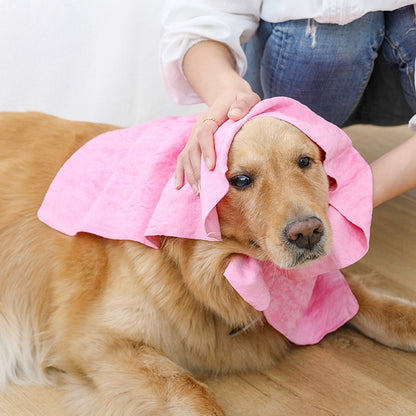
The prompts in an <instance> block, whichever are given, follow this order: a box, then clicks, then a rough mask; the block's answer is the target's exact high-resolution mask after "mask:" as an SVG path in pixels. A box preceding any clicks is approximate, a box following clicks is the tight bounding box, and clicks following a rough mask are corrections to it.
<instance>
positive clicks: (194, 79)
mask: <svg viewBox="0 0 416 416" xmlns="http://www.w3.org/2000/svg"><path fill="white" fill-rule="evenodd" d="M183 71H184V74H185V75H186V77H187V79H188V81H189V83H190V84H191V86H192V88H193V89H194V90H195V91H196V93H197V94H198V95H199V96H200V97H201V98H202V99H203V100H204V102H205V103H206V104H207V105H208V107H209V108H208V110H207V111H206V112H205V113H204V114H202V115H201V117H200V118H199V119H198V121H197V123H196V124H195V125H194V127H193V129H192V133H191V136H190V138H189V140H188V143H187V145H186V146H185V148H184V150H183V151H182V153H181V154H180V155H179V158H178V163H177V168H176V176H175V177H176V187H177V188H180V187H181V186H182V185H183V178H184V172H185V173H186V176H187V179H188V182H189V183H190V185H191V186H192V188H193V189H194V192H195V193H196V194H198V184H199V176H200V167H201V166H200V165H201V153H202V155H203V157H204V160H205V163H206V164H207V167H208V168H209V169H213V168H214V166H215V150H214V142H213V135H214V133H215V131H216V130H217V128H218V127H219V126H220V125H221V124H222V123H223V122H224V121H226V120H227V118H231V119H233V120H238V119H240V118H242V117H243V116H244V115H246V114H247V113H248V111H249V110H250V108H251V107H253V106H254V105H255V104H257V103H258V102H259V101H260V98H259V96H258V95H257V94H255V93H254V92H253V91H252V89H251V87H250V85H249V84H248V83H247V82H246V81H245V80H244V79H243V78H242V77H241V76H240V75H239V74H238V73H237V72H236V70H235V62H234V58H233V56H232V54H231V52H230V51H229V49H228V47H227V46H225V45H224V44H222V43H220V42H215V41H202V42H199V43H197V44H195V45H194V46H193V47H192V48H190V49H189V51H188V52H187V53H186V55H185V58H184V61H183Z"/></svg>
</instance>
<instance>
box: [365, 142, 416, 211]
mask: <svg viewBox="0 0 416 416" xmlns="http://www.w3.org/2000/svg"><path fill="white" fill-rule="evenodd" d="M371 170H372V172H373V183H374V195H373V206H374V207H376V206H378V205H380V204H382V203H383V202H386V201H388V200H389V199H392V198H394V197H395V196H397V195H400V194H402V193H403V192H406V191H409V190H410V189H412V188H415V187H416V135H414V136H412V137H410V139H408V140H406V141H405V142H403V143H402V144H400V145H399V146H397V147H396V148H394V149H393V150H391V151H390V152H388V153H386V154H384V155H383V156H381V157H380V158H379V159H377V160H376V161H374V162H373V163H372V164H371Z"/></svg>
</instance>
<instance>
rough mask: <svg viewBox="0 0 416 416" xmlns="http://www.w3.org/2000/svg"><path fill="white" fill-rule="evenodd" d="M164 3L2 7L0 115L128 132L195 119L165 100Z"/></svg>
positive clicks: (80, 1)
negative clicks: (151, 123)
mask: <svg viewBox="0 0 416 416" xmlns="http://www.w3.org/2000/svg"><path fill="white" fill-rule="evenodd" d="M162 8H163V0H150V1H149V0H147V1H145V0H0V111H27V110H34V111H43V112H47V113H50V114H54V115H57V116H60V117H65V118H69V119H75V120H88V121H97V122H106V123H112V124H116V125H120V126H126V127H127V126H131V125H134V124H138V123H141V122H143V121H147V120H149V119H153V118H157V117H162V116H166V115H182V114H191V113H197V112H200V111H202V110H203V108H204V107H203V106H180V105H176V104H174V103H173V102H172V100H171V99H170V98H169V97H168V96H167V95H166V93H165V89H164V86H163V83H162V79H161V75H160V69H159V58H158V48H159V33H160V16H161V12H162Z"/></svg>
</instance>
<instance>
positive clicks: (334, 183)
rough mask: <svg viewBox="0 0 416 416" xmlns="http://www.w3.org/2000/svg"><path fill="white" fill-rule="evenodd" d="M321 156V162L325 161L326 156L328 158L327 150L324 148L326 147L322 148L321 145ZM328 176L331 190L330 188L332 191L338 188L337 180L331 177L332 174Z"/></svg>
mask: <svg viewBox="0 0 416 416" xmlns="http://www.w3.org/2000/svg"><path fill="white" fill-rule="evenodd" d="M319 156H320V159H321V162H322V163H323V161H324V160H325V158H326V153H325V150H324V149H322V148H321V147H319ZM327 178H328V186H329V190H330V191H333V190H335V189H336V187H337V181H336V180H335V179H334V178H331V177H330V176H328V175H327Z"/></svg>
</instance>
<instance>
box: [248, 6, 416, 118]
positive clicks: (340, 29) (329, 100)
mask: <svg viewBox="0 0 416 416" xmlns="http://www.w3.org/2000/svg"><path fill="white" fill-rule="evenodd" d="M243 47H244V50H245V53H246V55H247V60H248V71H247V73H246V75H245V78H246V80H247V81H248V82H249V83H250V84H251V86H252V88H253V89H254V91H256V92H257V93H258V94H259V95H260V96H261V97H262V98H269V97H272V96H279V95H281V96H282V95H283V96H288V97H292V98H295V99H297V100H299V101H301V102H302V103H304V104H306V105H307V106H309V107H310V108H311V109H312V110H314V111H315V112H317V113H318V114H320V115H321V116H322V117H324V118H326V119H327V120H329V121H332V122H333V123H335V124H337V125H339V126H343V125H346V124H354V123H372V124H380V125H394V124H402V123H407V121H408V119H409V118H410V117H411V116H412V115H413V114H414V113H416V93H415V56H416V24H415V14H414V9H413V7H412V6H408V7H403V8H401V9H397V10H395V11H392V12H373V13H367V14H366V15H365V16H363V17H362V18H360V19H357V20H355V21H353V22H351V23H349V24H347V25H344V26H340V25H334V24H320V23H317V22H316V21H314V20H312V19H307V20H292V21H288V22H284V23H268V22H265V21H261V22H260V26H259V28H258V30H257V32H256V34H255V36H254V37H253V38H252V39H251V40H250V41H249V42H248V43H247V44H245V45H243Z"/></svg>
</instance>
